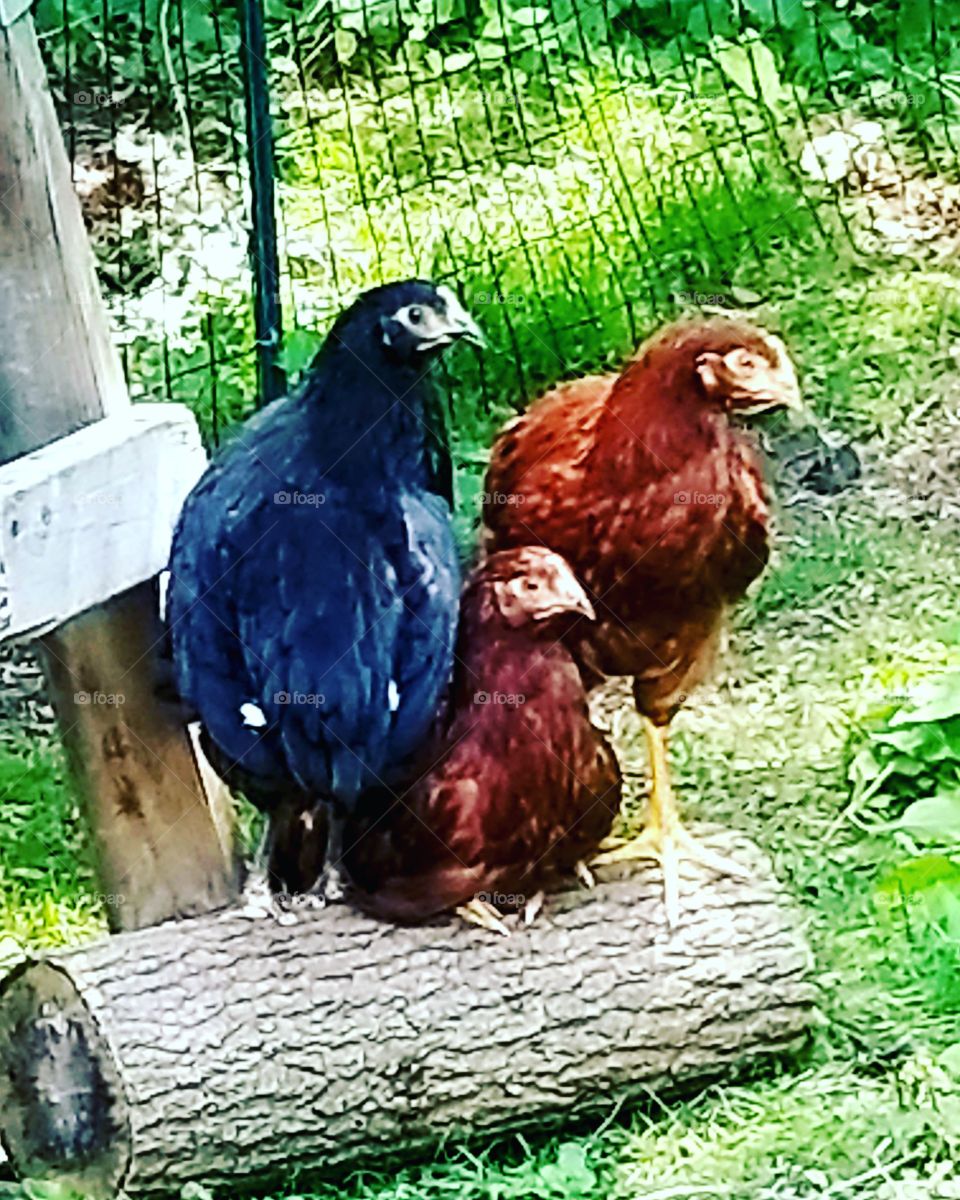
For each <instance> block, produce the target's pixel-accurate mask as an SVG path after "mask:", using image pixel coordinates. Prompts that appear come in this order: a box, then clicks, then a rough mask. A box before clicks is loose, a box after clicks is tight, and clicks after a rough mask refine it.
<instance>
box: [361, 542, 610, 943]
mask: <svg viewBox="0 0 960 1200" xmlns="http://www.w3.org/2000/svg"><path fill="white" fill-rule="evenodd" d="M518 553H519V552H515V551H510V552H507V553H505V554H500V555H494V556H492V557H491V558H489V559H488V560H487V561H486V562H485V563H484V564H483V566H482V567H481V568H479V569H478V571H477V572H476V573H475V575H474V577H473V579H472V581H471V582H470V584H469V585H468V587H467V588H466V590H465V592H464V596H463V600H462V604H461V621H460V632H459V638H458V648H457V666H456V670H455V677H454V681H453V688H452V693H451V705H450V714H449V718H448V725H447V728H446V729H445V730H444V732H443V734H442V736H441V737H440V738H439V739H438V740H437V742H436V744H434V745H433V746H432V747H430V748H429V749H428V750H427V752H426V753H425V754H424V756H423V759H422V761H421V763H420V764H419V767H420V772H421V774H420V775H419V777H418V778H415V779H414V780H413V781H412V782H411V785H410V787H409V788H408V790H407V792H406V793H405V794H404V795H403V796H402V797H401V798H400V799H399V800H396V799H394V798H393V797H390V796H387V795H375V796H370V797H367V802H366V806H365V810H364V812H363V814H362V816H361V817H360V819H359V820H357V821H356V822H355V823H354V824H353V826H352V827H350V828H348V830H347V835H346V840H345V845H346V853H345V855H344V864H345V866H346V868H347V871H348V873H349V875H350V877H351V879H352V881H353V883H354V884H355V887H356V896H355V898H356V901H357V903H358V904H359V905H360V906H361V907H363V908H365V909H366V910H368V911H370V912H373V913H375V914H377V915H379V916H383V917H386V918H388V919H391V920H395V921H415V920H421V919H424V918H426V917H429V916H431V915H433V914H434V913H438V912H441V911H443V910H445V909H449V908H452V907H454V906H455V905H458V904H462V903H464V902H466V901H468V900H469V899H471V898H472V897H473V896H474V895H475V894H476V893H478V892H481V893H489V894H494V893H498V894H501V895H512V896H515V897H517V903H518V904H519V903H522V899H521V897H530V896H532V895H534V894H535V892H536V891H537V890H538V889H539V888H540V887H541V886H542V885H543V884H544V883H547V882H549V881H550V880H551V878H553V877H555V876H556V875H557V874H559V873H562V872H566V871H571V870H572V869H573V867H574V866H575V864H576V863H577V861H578V860H579V859H582V858H589V857H590V856H591V855H592V854H593V853H594V852H595V851H596V848H597V846H598V845H599V843H600V842H601V841H602V840H603V838H604V837H606V836H607V834H608V833H609V831H610V828H611V825H612V823H613V820H614V817H615V815H616V813H617V811H618V810H619V806H620V774H619V769H618V767H617V762H616V759H615V757H614V754H613V751H612V750H611V749H610V746H609V745H608V744H607V742H606V741H605V740H604V738H603V737H602V735H601V734H600V733H599V732H598V731H597V730H596V729H595V728H594V727H593V726H592V725H591V723H590V718H589V714H588V712H587V703H586V695H585V692H584V687H583V683H582V681H581V679H580V674H579V671H578V669H577V666H576V663H575V662H574V660H573V657H572V656H571V653H570V651H569V650H568V649H567V648H566V647H565V645H564V643H563V640H562V635H563V632H564V624H565V623H568V622H569V620H570V619H572V618H570V617H569V616H558V617H554V618H552V619H550V620H543V621H540V622H536V623H534V622H528V623H524V624H510V623H508V622H507V621H506V620H505V619H504V616H503V613H502V611H501V609H500V607H499V602H498V599H497V594H496V585H497V583H498V582H502V580H503V579H504V578H506V577H507V576H508V575H509V573H510V571H511V570H512V569H513V567H514V564H515V563H516V560H517V558H518ZM539 553H540V554H542V551H540V552H539ZM550 558H551V559H555V556H552V555H551V556H550ZM564 570H565V571H567V573H568V574H569V569H568V568H566V566H565V564H564ZM571 582H572V576H571Z"/></svg>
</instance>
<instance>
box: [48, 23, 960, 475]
mask: <svg viewBox="0 0 960 1200" xmlns="http://www.w3.org/2000/svg"><path fill="white" fill-rule="evenodd" d="M265 16H266V25H267V32H268V45H269V72H270V74H269V79H270V86H271V92H272V104H273V117H274V127H275V135H276V166H277V181H278V184H277V186H278V209H279V212H278V218H279V227H280V254H281V263H282V303H283V312H284V324H285V331H286V332H285V338H284V343H283V349H282V362H283V365H284V366H285V367H286V369H287V371H288V373H291V374H294V375H295V374H296V372H297V371H298V370H299V369H300V368H301V367H302V366H303V365H304V364H305V363H306V362H307V361H308V360H309V358H310V357H311V356H312V354H313V352H314V350H315V349H316V347H317V345H318V344H319V341H320V340H321V338H322V334H323V331H324V329H325V328H326V327H327V326H328V325H329V323H330V322H331V320H332V318H333V315H334V314H335V313H336V312H337V311H338V310H339V309H340V308H341V307H342V306H343V304H344V303H345V302H346V301H347V300H349V299H351V298H352V297H353V296H355V295H356V294H357V292H358V291H360V290H362V289H363V288H365V287H368V286H371V285H373V284H374V283H377V282H382V281H384V280H387V279H390V278H396V277H399V276H404V275H411V274H417V275H425V276H430V277H433V278H436V279H439V280H444V281H450V282H453V283H455V284H456V286H457V287H458V288H459V289H460V291H461V293H462V294H463V296H464V298H465V299H466V301H467V303H468V306H470V307H472V308H473V310H474V311H475V313H476V314H477V316H478V317H479V319H480V321H481V323H482V324H483V325H484V327H485V329H486V331H487V333H488V336H489V337H490V340H491V342H492V350H491V352H490V353H489V354H487V355H486V356H484V357H483V358H478V359H477V360H476V361H473V360H469V361H465V360H466V359H468V357H469V356H464V358H463V359H458V362H457V388H458V392H459V400H460V401H461V402H462V403H461V407H460V408H459V410H458V412H459V419H458V436H459V439H460V465H461V466H462V465H463V464H464V463H466V464H467V466H468V467H469V459H470V454H471V449H470V448H471V446H473V445H475V444H477V443H479V442H480V441H483V440H484V431H485V430H486V428H487V424H488V422H489V420H490V419H491V413H492V414H495V415H496V414H499V413H500V412H501V410H505V409H508V408H509V406H510V405H511V404H515V403H522V402H523V400H524V399H525V398H527V397H529V396H530V395H531V394H532V393H533V392H535V391H536V390H537V389H538V388H540V387H542V386H543V385H544V384H545V383H549V382H553V381H555V380H557V379H558V378H561V377H564V376H568V375H570V374H572V373H575V372H578V371H584V370H595V369H597V368H600V367H603V366H604V365H607V364H610V363H611V362H614V361H616V360H617V359H618V358H620V357H621V356H622V355H623V354H624V353H625V352H627V351H629V350H630V349H631V348H632V347H633V346H634V345H635V344H636V342H637V341H638V339H639V338H640V337H642V336H643V334H644V333H646V332H647V331H648V330H649V329H650V327H651V326H652V325H653V324H654V323H655V322H656V321H657V320H659V319H661V318H663V317H664V316H666V315H668V314H670V313H673V312H675V311H677V310H678V309H689V308H698V307H700V308H703V307H751V306H753V305H762V304H763V302H764V301H766V300H767V299H769V297H770V295H771V289H773V290H776V288H778V287H779V288H780V289H781V290H782V289H783V288H785V287H786V288H789V287H790V286H791V279H793V278H794V277H795V276H796V273H797V270H798V265H797V264H798V263H799V262H801V261H802V262H804V263H807V264H809V263H810V262H811V261H817V262H822V263H823V264H824V267H823V269H825V270H830V269H832V266H831V264H835V263H837V262H840V261H849V260H857V259H858V258H859V259H863V260H864V261H867V260H868V259H869V256H870V255H876V254H890V253H902V252H904V246H906V248H907V249H908V250H909V249H911V248H913V245H914V243H917V244H918V243H919V242H920V241H921V240H922V236H923V235H922V234H921V233H920V232H917V230H916V229H915V228H913V227H912V226H911V224H910V222H911V219H912V216H911V213H910V212H909V211H907V210H908V209H909V208H910V205H909V204H907V202H906V200H905V197H906V196H907V191H908V190H909V189H908V187H907V181H908V180H909V179H911V178H912V179H917V178H919V179H925V180H927V181H930V180H936V181H938V182H937V187H935V188H933V192H934V193H935V194H936V195H940V196H941V200H942V197H943V195H944V188H947V189H949V188H950V187H952V186H953V183H952V181H954V180H955V179H956V178H957V177H958V159H957V147H956V143H957V140H958V138H960V119H958V115H957V114H958V108H957V99H958V96H960V37H958V34H960V11H958V10H957V9H956V7H955V6H954V7H953V8H950V7H948V5H947V4H946V3H945V2H944V0H903V2H902V3H875V4H871V5H869V6H868V5H864V4H859V3H844V2H843V0H830V2H828V0H692V2H691V3H686V2H680V0H676V2H673V3H670V2H669V0H534V2H533V3H524V2H522V0H290V2H285V0H266V13H265ZM36 19H37V25H38V30H39V32H40V34H41V37H42V43H43V46H44V49H45V54H46V59H47V62H48V67H49V71H50V75H51V81H52V86H53V89H54V94H55V97H56V100H57V103H58V105H59V108H60V113H61V116H62V121H63V127H64V129H65V131H66V136H67V142H68V147H69V150H70V156H71V161H72V163H73V171H74V179H75V182H76V186H77V189H78V191H79V192H80V194H81V197H82V199H83V204H84V211H85V214H86V219H87V223H88V226H89V228H90V232H91V236H92V239H93V242H94V245H95V248H96V252H97V256H98V261H99V264H100V271H101V276H102V280H103V285H104V290H105V292H106V294H107V297H108V302H109V304H110V307H111V312H112V315H113V318H114V321H115V326H116V331H117V336H118V338H119V341H120V344H121V346H122V348H123V356H124V364H125V368H126V371H127V375H128V379H129V381H130V385H131V389H132V392H133V394H134V396H142V397H150V398H160V397H163V396H167V397H170V398H174V399H178V400H183V401H186V402H188V403H190V404H191V405H192V407H193V408H194V409H195V411H196V412H197V414H198V417H199V418H200V420H201V423H202V426H203V429H204V431H205V433H206V435H207V436H208V437H209V438H210V439H212V440H214V441H215V440H217V439H218V438H219V436H220V434H221V432H222V430H223V429H224V427H225V426H227V425H228V424H229V423H230V422H232V421H233V420H235V419H236V418H238V417H239V416H241V415H243V414H245V413H246V412H247V411H249V409H250V408H251V407H252V406H253V404H254V403H255V392H256V369H255V351H256V346H255V337H254V333H253V318H252V280H251V276H250V269H249V265H248V246H249V236H250V217H249V199H248V173H247V137H246V133H245V126H244V108H243V70H242V59H241V53H242V47H241V39H240V35H239V27H238V21H237V15H236V12H235V11H234V8H233V6H232V5H231V6H220V5H217V4H214V5H209V4H207V3H205V2H204V0H199V2H198V0H40V2H39V4H38V6H37V9H36ZM891 180H892V181H893V182H891ZM929 191H930V188H929V187H928V192H929ZM924 195H926V193H924ZM897 197H899V201H898V200H897ZM922 198H923V197H921V199H922ZM927 198H928V199H929V196H928V197H927ZM931 202H934V203H935V202H936V201H935V199H934V201H931ZM918 205H919V201H918V202H917V203H915V204H914V205H913V207H915V208H916V207H918ZM914 215H915V214H914ZM911 238H912V239H913V242H911ZM898 239H899V241H898Z"/></svg>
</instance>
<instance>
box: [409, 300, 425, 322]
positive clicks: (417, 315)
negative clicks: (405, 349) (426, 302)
mask: <svg viewBox="0 0 960 1200" xmlns="http://www.w3.org/2000/svg"><path fill="white" fill-rule="evenodd" d="M407 320H409V322H410V324H411V325H419V324H420V322H421V321H422V320H423V309H422V308H421V307H420V305H419V304H411V305H410V307H409V308H408V309H407Z"/></svg>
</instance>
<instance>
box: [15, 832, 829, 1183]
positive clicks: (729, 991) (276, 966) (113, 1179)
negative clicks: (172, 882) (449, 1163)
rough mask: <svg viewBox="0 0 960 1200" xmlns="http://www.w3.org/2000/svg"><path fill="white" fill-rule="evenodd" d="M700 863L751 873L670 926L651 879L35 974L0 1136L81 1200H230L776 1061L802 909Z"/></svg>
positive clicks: (797, 1013)
mask: <svg viewBox="0 0 960 1200" xmlns="http://www.w3.org/2000/svg"><path fill="white" fill-rule="evenodd" d="M711 844H712V845H714V846H715V848H716V849H717V850H718V851H721V852H723V853H729V852H731V850H732V852H733V853H734V854H735V856H736V857H738V858H739V859H741V861H743V862H744V863H745V864H749V865H750V867H751V868H752V869H753V870H754V871H755V872H756V876H755V878H753V879H752V880H749V881H747V880H744V879H736V880H735V879H731V878H723V879H718V878H715V877H711V878H704V877H702V876H701V877H699V878H698V879H697V882H696V884H695V885H694V884H691V885H689V887H688V888H687V889H685V896H684V900H685V905H684V912H683V917H682V920H681V922H680V923H679V925H678V926H677V927H676V928H674V929H673V930H668V929H667V928H666V923H665V919H664V910H663V900H662V893H663V883H662V879H661V877H660V874H659V871H658V870H656V869H654V868H652V867H647V868H641V869H640V870H639V871H637V873H636V874H634V875H631V876H630V877H629V878H626V879H622V880H620V881H616V882H613V881H609V882H604V881H602V880H601V882H600V884H599V886H598V887H597V889H596V891H595V892H594V893H586V892H584V891H582V890H581V891H579V892H565V893H562V894H560V895H557V896H552V897H549V898H548V902H547V907H546V909H545V911H544V912H543V913H542V914H541V915H540V917H538V919H537V921H536V922H535V923H534V925H533V926H532V927H531V928H529V929H526V928H523V927H520V928H518V929H517V931H516V932H515V933H514V934H513V935H512V936H511V937H509V938H501V937H497V936H496V935H492V934H489V933H487V932H485V931H481V930H478V929H476V928H474V927H467V926H466V925H464V924H462V923H458V922H456V921H455V920H453V919H450V920H439V921H436V922H434V923H433V924H431V925H430V926H428V927H426V928H419V929H405V930H404V929H394V928H391V927H389V926H386V925H382V924H378V923H376V922H375V921H373V920H371V919H370V918H367V917H364V916H360V915H358V914H357V913H355V912H352V911H350V910H349V909H348V908H345V907H343V906H337V907H335V908H332V909H327V910H326V911H324V912H316V911H311V910H297V912H296V919H295V921H294V922H293V923H292V924H289V925H284V924H279V923H278V922H277V921H276V919H275V918H273V917H271V916H269V915H256V913H255V912H247V911H244V910H242V909H241V910H235V911H230V912H227V913H223V914H217V915H215V916H213V917H204V918H201V919H199V920H196V921H190V922H178V923H176V924H171V925H165V926H161V927H160V928H158V929H152V930H144V931H142V932H140V933H136V934H129V935H127V934H125V935H121V936H119V937H116V938H112V939H110V941H108V942H106V943H103V944H101V945H97V946H93V947H91V948H90V949H88V950H84V951H81V952H78V953H74V954H68V955H57V956H55V957H54V958H52V959H50V960H48V961H47V962H45V963H40V964H36V965H28V966H26V967H25V968H24V969H22V970H21V971H20V972H19V973H18V974H15V975H14V976H12V977H11V978H10V979H8V981H7V982H6V984H4V985H3V986H2V987H0V1138H2V1140H3V1142H4V1144H5V1145H6V1147H7V1151H8V1153H9V1155H10V1157H11V1160H12V1161H13V1163H14V1165H15V1167H16V1169H17V1171H18V1172H19V1173H20V1174H21V1175H29V1176H34V1177H45V1178H47V1179H50V1180H55V1181H58V1182H62V1183H67V1184H72V1185H76V1186H78V1187H79V1189H80V1190H81V1191H82V1192H83V1194H84V1195H89V1196H91V1197H107V1196H112V1195H114V1194H115V1193H116V1192H117V1191H118V1190H119V1189H122V1193H123V1194H124V1195H128V1196H131V1197H137V1196H153V1195H160V1194H171V1193H173V1194H176V1193H178V1192H180V1190H181V1189H182V1188H183V1186H184V1185H185V1184H186V1183H188V1182H191V1181H197V1182H202V1183H203V1184H204V1185H205V1186H206V1187H208V1188H210V1189H211V1190H213V1191H216V1192H217V1194H221V1193H222V1194H224V1195H234V1194H237V1193H238V1192H241V1191H243V1190H245V1189H246V1188H247V1187H249V1186H250V1185H251V1184H252V1183H254V1182H259V1181H261V1180H270V1179H274V1178H277V1177H279V1176H282V1177H283V1178H284V1179H285V1180H287V1181H289V1179H290V1178H291V1176H292V1175H293V1176H295V1175H296V1173H297V1172H299V1171H304V1172H308V1171H318V1172H322V1173H325V1174H333V1173H336V1172H343V1171H345V1170H348V1169H350V1168H353V1167H356V1166H358V1165H360V1164H363V1163H370V1162H371V1160H375V1159H377V1158H381V1159H382V1158H384V1157H397V1156H400V1155H410V1154H418V1153H419V1154H424V1153H430V1151H431V1148H433V1147H435V1146H436V1145H437V1144H438V1143H440V1142H442V1141H443V1140H444V1139H445V1138H448V1137H450V1136H469V1135H471V1134H478V1133H483V1134H488V1135H489V1134H495V1133H504V1132H506V1131H507V1130H516V1129H534V1130H536V1131H539V1132H543V1131H544V1130H546V1129H549V1128H550V1127H551V1126H554V1125H556V1124H558V1123H560V1122H563V1121H569V1120H570V1119H571V1118H572V1117H582V1116H584V1115H586V1114H589V1113H597V1112H601V1113H609V1112H610V1111H611V1110H612V1108H613V1107H614V1106H615V1105H616V1104H617V1103H618V1102H623V1101H625V1100H630V1099H638V1098H642V1097H644V1096H647V1095H648V1094H649V1090H650V1089H658V1090H663V1091H666V1092H669V1091H671V1090H677V1089H681V1088H682V1089H687V1090H689V1089H691V1088H693V1087H696V1086H698V1085H700V1086H702V1085H703V1084H704V1083H705V1082H706V1081H709V1080H712V1079H716V1078H718V1077H721V1076H723V1075H724V1074H725V1073H727V1072H730V1071H732V1070H733V1069H735V1067H736V1066H737V1064H739V1063H743V1062H744V1061H746V1060H748V1059H755V1058H756V1057H758V1056H762V1055H767V1054H776V1053H783V1052H784V1051H786V1050H788V1049H789V1048H791V1047H795V1046H796V1045H797V1043H798V1041H799V1040H801V1039H802V1038H803V1036H804V1034H805V1032H806V1030H807V1029H808V1027H809V1024H810V1021H811V1019H812V1016H813V1005H814V991H813V987H812V985H811V982H810V980H809V976H808V971H809V965H810V962H809V952H808V950H807V948H806V946H805V944H804V941H803V936H802V933H801V932H800V925H801V923H800V919H799V914H797V913H796V911H795V910H792V909H791V907H790V906H789V904H788V903H787V901H786V899H785V897H784V894H783V892H782V891H781V889H780V888H779V887H778V886H777V885H776V884H775V883H774V881H773V880H772V878H771V875H770V865H769V863H768V862H766V861H765V860H763V859H762V857H761V856H760V855H759V854H758V852H757V850H756V848H755V847H750V846H749V845H747V844H745V843H744V842H742V841H734V839H732V838H731V837H730V835H729V834H723V835H720V836H713V837H711Z"/></svg>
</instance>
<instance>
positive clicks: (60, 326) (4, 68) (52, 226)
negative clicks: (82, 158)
mask: <svg viewBox="0 0 960 1200" xmlns="http://www.w3.org/2000/svg"><path fill="white" fill-rule="evenodd" d="M0 329H2V331H3V334H2V346H0V461H8V460H9V459H11V458H16V457H17V456H18V455H20V454H25V453H26V452H27V451H29V450H34V449H36V447H37V446H42V445H45V444H46V443H47V442H50V441H53V440H54V439H55V438H58V437H63V435H64V434H66V433H71V432H72V431H73V430H75V429H79V428H80V427H81V426H82V425H84V424H86V423H87V422H88V421H94V420H97V419H98V418H100V417H102V416H105V415H107V414H109V413H111V412H115V411H116V410H117V409H118V408H119V407H120V406H122V405H123V404H125V403H126V402H127V392H126V385H125V384H124V380H123V372H122V370H121V368H120V362H119V359H118V357H117V354H116V352H115V350H114V347H113V344H112V343H111V341H110V336H109V331H108V326H107V321H106V314H105V313H104V310H103V305H102V304H101V302H100V296H99V291H98V288H97V282H96V272H95V270H94V263H93V255H92V251H91V248H90V244H89V240H88V238H87V234H86V230H85V228H84V225H83V217H82V216H81V213H80V206H79V204H78V202H77V198H76V196H75V195H74V193H73V188H72V186H71V182H70V166H69V163H68V162H67V156H66V151H65V149H64V146H63V139H62V137H61V136H60V129H59V126H58V124H57V118H56V113H55V111H54V108H53V102H52V100H51V98H50V94H49V90H48V87H47V77H46V72H45V70H44V68H43V62H42V60H41V58H40V53H39V50H38V48H37V40H36V35H35V33H34V30H33V22H32V21H31V19H30V17H29V16H26V15H25V16H22V17H20V19H19V20H17V21H15V22H14V23H13V24H12V25H10V26H9V28H2V29H0Z"/></svg>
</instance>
